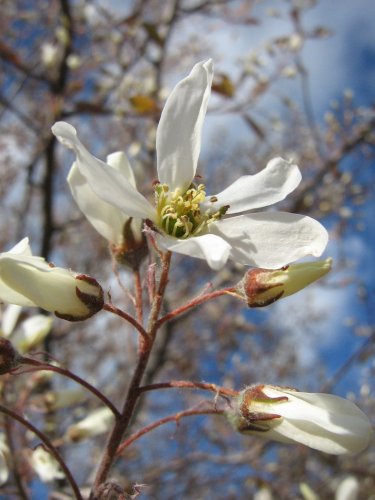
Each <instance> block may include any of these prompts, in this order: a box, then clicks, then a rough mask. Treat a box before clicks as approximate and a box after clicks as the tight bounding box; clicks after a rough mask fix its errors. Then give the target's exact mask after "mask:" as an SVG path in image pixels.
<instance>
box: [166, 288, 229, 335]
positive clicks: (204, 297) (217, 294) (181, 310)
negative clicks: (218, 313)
mask: <svg viewBox="0 0 375 500" xmlns="http://www.w3.org/2000/svg"><path fill="white" fill-rule="evenodd" d="M233 290H234V287H228V288H222V289H221V290H216V291H215V292H210V293H207V294H204V295H198V297H195V298H194V299H192V300H191V301H190V302H188V303H187V304H185V305H183V306H181V307H178V308H177V309H175V310H174V311H171V312H169V313H168V314H166V315H165V316H163V317H162V318H160V319H159V321H158V322H157V326H158V328H159V327H160V326H161V325H162V324H163V323H165V322H166V321H169V320H170V319H174V318H175V317H176V316H178V315H180V314H183V313H185V312H186V311H188V310H189V309H192V308H193V307H197V306H199V305H201V304H203V303H204V302H207V301H208V300H211V299H216V298H217V297H221V296H222V295H226V294H230V293H231V292H233Z"/></svg>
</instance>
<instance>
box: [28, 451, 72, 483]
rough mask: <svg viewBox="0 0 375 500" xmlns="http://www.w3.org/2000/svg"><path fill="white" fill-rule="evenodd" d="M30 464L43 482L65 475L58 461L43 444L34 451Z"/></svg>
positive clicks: (61, 477)
mask: <svg viewBox="0 0 375 500" xmlns="http://www.w3.org/2000/svg"><path fill="white" fill-rule="evenodd" d="M30 464H31V466H32V468H33V469H34V470H35V472H36V473H37V474H38V476H39V477H40V479H41V481H43V482H46V483H48V482H50V481H54V480H55V479H63V478H64V477H65V474H64V473H63V471H62V470H61V468H60V465H59V464H58V462H57V461H56V460H55V458H54V457H53V456H52V455H51V454H50V453H49V452H48V451H46V450H45V449H44V448H43V447H42V446H38V447H37V448H35V450H34V451H33V452H32V455H31V458H30Z"/></svg>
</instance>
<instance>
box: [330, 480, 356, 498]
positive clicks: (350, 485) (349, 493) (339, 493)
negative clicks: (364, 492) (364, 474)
mask: <svg viewBox="0 0 375 500" xmlns="http://www.w3.org/2000/svg"><path fill="white" fill-rule="evenodd" d="M358 493H359V482H358V479H357V478H356V477H354V476H347V477H346V478H345V479H343V480H342V481H341V482H340V484H339V485H338V486H337V488H336V491H335V500H357V498H358Z"/></svg>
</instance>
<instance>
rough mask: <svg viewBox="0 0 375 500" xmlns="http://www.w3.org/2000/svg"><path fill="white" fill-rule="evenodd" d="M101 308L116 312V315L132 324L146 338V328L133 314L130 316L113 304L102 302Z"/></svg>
mask: <svg viewBox="0 0 375 500" xmlns="http://www.w3.org/2000/svg"><path fill="white" fill-rule="evenodd" d="M103 309H104V310H105V311H108V312H110V313H112V314H116V315H117V316H120V318H122V319H124V320H125V321H127V322H128V323H130V324H131V325H132V326H134V328H135V329H136V330H137V331H138V332H139V333H140V334H141V335H142V337H145V338H147V332H146V330H145V329H144V328H143V326H142V325H141V324H140V323H139V322H138V321H137V320H136V319H135V318H133V316H130V314H128V313H126V312H125V311H123V310H121V309H119V308H118V307H116V306H114V305H113V304H104V306H103Z"/></svg>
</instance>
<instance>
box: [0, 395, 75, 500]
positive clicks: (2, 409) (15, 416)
mask: <svg viewBox="0 0 375 500" xmlns="http://www.w3.org/2000/svg"><path fill="white" fill-rule="evenodd" d="M0 412H2V413H5V415H8V416H9V417H11V418H13V419H14V420H17V421H18V422H19V423H20V424H22V425H23V426H24V427H26V428H27V429H28V430H30V431H31V432H33V433H34V434H35V435H36V436H38V438H39V439H40V440H41V441H42V442H43V444H44V445H45V446H46V448H47V449H48V451H49V452H50V453H51V455H53V457H54V459H55V460H56V461H57V462H58V463H59V465H60V467H61V468H62V470H63V471H64V474H65V476H66V478H67V480H68V481H69V483H70V486H71V488H72V490H73V491H74V494H75V496H76V498H77V499H78V500H83V497H82V495H81V493H80V491H79V488H78V485H77V483H76V482H75V480H74V478H73V476H72V473H71V472H70V470H69V469H68V466H67V465H66V463H65V462H64V460H63V459H62V457H61V456H60V454H59V452H58V451H57V450H56V448H55V447H54V446H53V444H52V442H51V441H50V440H49V438H48V437H47V436H46V435H45V434H43V432H41V431H40V430H39V429H37V428H36V427H35V426H34V425H33V424H32V423H30V422H29V421H28V420H26V419H25V418H23V417H21V415H18V413H15V412H14V411H12V410H10V409H9V408H7V407H6V406H3V405H2V404H0Z"/></svg>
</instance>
